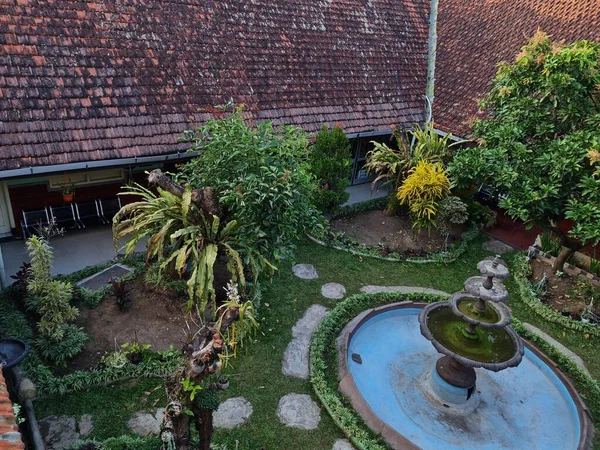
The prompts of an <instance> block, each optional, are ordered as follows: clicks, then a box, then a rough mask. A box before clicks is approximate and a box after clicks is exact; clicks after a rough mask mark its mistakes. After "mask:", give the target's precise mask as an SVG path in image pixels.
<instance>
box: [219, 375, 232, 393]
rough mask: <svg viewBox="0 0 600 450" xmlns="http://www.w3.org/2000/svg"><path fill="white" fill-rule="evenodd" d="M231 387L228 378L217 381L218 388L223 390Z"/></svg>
mask: <svg viewBox="0 0 600 450" xmlns="http://www.w3.org/2000/svg"><path fill="white" fill-rule="evenodd" d="M228 387H229V380H228V379H227V378H219V380H218V381H217V388H218V389H219V390H221V391H224V390H225V389H227V388H228Z"/></svg>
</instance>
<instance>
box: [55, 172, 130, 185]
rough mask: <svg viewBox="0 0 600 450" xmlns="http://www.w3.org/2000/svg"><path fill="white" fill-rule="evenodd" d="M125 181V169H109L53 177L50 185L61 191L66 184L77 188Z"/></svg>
mask: <svg viewBox="0 0 600 450" xmlns="http://www.w3.org/2000/svg"><path fill="white" fill-rule="evenodd" d="M124 179H125V172H124V171H123V169H107V170H94V171H92V172H75V173H65V174H63V175H53V176H51V177H50V179H49V183H48V184H49V186H50V189H60V188H61V187H62V186H63V185H64V184H65V183H73V184H75V185H76V186H87V185H91V184H103V183H111V182H115V181H122V180H124Z"/></svg>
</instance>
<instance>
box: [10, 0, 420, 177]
mask: <svg viewBox="0 0 600 450" xmlns="http://www.w3.org/2000/svg"><path fill="white" fill-rule="evenodd" d="M428 9H429V0H405V1H401V2H398V1H394V0H368V1H364V0H286V1H280V2H273V1H271V0H254V1H252V2H246V1H242V0H237V1H234V0H212V1H207V0H129V1H127V2H122V1H116V0H103V1H100V0H98V1H79V0H55V1H52V2H48V1H46V0H0V46H1V47H0V89H1V90H0V136H2V138H1V139H0V158H1V159H0V170H3V169H11V168H18V167H23V166H29V165H42V164H61V163H67V162H78V161H87V160H101V159H112V158H120V157H131V156H142V155H143V156H148V155H157V154H164V153H172V152H175V151H177V150H183V149H184V147H183V146H182V145H181V144H178V143H177V137H178V136H179V135H180V133H181V132H182V131H183V130H185V129H187V128H189V127H192V126H193V125H195V124H198V123H199V122H202V121H203V120H205V118H206V115H205V114H203V113H200V112H199V110H200V109H202V108H206V107H209V106H212V105H215V104H221V103H225V102H227V101H229V100H230V99H232V100H233V101H234V102H236V103H244V104H246V105H247V108H248V110H249V111H250V112H251V113H252V115H253V116H254V117H256V118H258V119H272V120H273V121H274V122H275V123H277V124H280V123H288V124H296V125H301V126H303V127H305V128H307V129H308V130H316V129H317V128H319V127H320V126H321V125H322V124H324V123H335V122H342V123H343V125H344V127H345V129H346V130H347V131H348V132H360V131H368V130H379V129H385V128H389V125H390V124H402V123H412V122H414V121H419V120H420V118H421V115H422V106H423V100H422V96H423V93H424V90H425V86H424V85H425V73H426V52H427V20H428Z"/></svg>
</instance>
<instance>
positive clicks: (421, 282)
mask: <svg viewBox="0 0 600 450" xmlns="http://www.w3.org/2000/svg"><path fill="white" fill-rule="evenodd" d="M485 239H486V238H485V237H479V238H477V239H476V240H474V241H473V243H472V244H471V246H470V248H469V250H468V251H467V252H466V253H465V254H464V255H463V256H462V257H461V258H459V260H458V261H456V262H454V263H452V264H448V265H444V264H426V265H424V264H414V263H392V262H385V261H379V260H374V259H371V258H364V259H362V258H360V257H357V256H354V255H351V254H348V253H345V252H340V251H337V250H332V249H328V248H324V247H320V246H318V245H315V244H312V243H309V242H303V243H301V245H300V246H299V248H298V249H297V251H296V261H297V262H298V263H310V264H313V265H314V266H315V267H316V269H317V271H318V273H319V279H317V280H301V279H299V278H296V277H295V276H294V275H293V274H292V273H291V270H290V264H289V263H285V264H282V265H281V267H280V271H279V274H278V275H277V276H275V277H274V279H273V280H272V282H271V283H269V284H267V285H266V286H265V287H264V293H263V304H262V307H261V310H260V313H261V315H262V319H261V328H260V330H259V332H258V334H257V337H256V339H257V342H256V343H255V344H254V345H248V346H246V347H245V348H244V349H243V350H242V352H241V355H239V356H238V359H237V360H236V361H234V362H233V367H232V368H231V369H228V370H229V373H228V376H229V378H230V380H231V386H230V388H229V389H228V390H227V391H225V393H224V394H223V399H225V398H228V397H236V396H244V397H245V398H246V399H248V400H249V401H250V403H252V405H253V407H254V413H253V415H252V417H251V418H250V420H249V421H248V422H247V423H246V424H245V425H244V426H242V427H239V428H237V429H234V430H217V431H216V433H215V438H214V441H215V442H217V443H221V444H226V445H228V447H230V448H236V442H239V449H240V450H243V449H260V448H268V449H269V450H277V449H282V450H284V449H285V450H289V449H300V448H302V449H311V450H320V449H323V450H328V449H330V448H331V447H332V446H333V443H334V441H335V440H336V439H338V438H342V437H343V436H342V434H341V432H340V431H339V429H338V428H337V427H336V426H335V424H334V423H333V421H332V420H331V418H330V417H329V416H328V415H327V413H326V412H325V411H324V410H322V412H321V422H320V424H319V427H318V429H317V430H313V431H303V430H296V429H292V428H287V427H285V426H283V425H282V424H280V423H279V420H278V419H277V416H276V411H277V405H278V402H279V399H280V398H281V397H282V396H283V395H285V394H287V393H290V392H295V393H300V394H309V395H311V396H312V397H313V398H314V399H315V401H316V397H315V395H314V393H313V391H312V387H311V385H310V382H309V381H308V380H297V379H294V378H289V377H285V376H283V375H282V373H281V362H282V356H283V353H284V351H285V348H286V347H287V345H288V343H289V342H290V341H291V338H292V335H291V328H292V326H293V325H294V323H295V322H296V321H297V320H298V319H299V318H300V317H301V316H302V315H303V313H304V311H305V310H306V309H307V308H308V307H309V306H310V305H311V304H313V303H320V304H323V305H325V306H327V307H329V308H331V307H333V306H334V305H335V300H327V299H325V298H323V297H322V296H321V292H320V291H321V286H322V285H323V284H325V283H328V282H337V283H341V284H343V285H344V286H345V287H346V291H347V295H352V294H355V293H358V292H359V289H360V287H361V286H363V285H366V284H381V285H412V286H423V287H431V288H436V289H441V290H444V291H447V292H455V291H458V290H461V289H462V288H463V283H464V280H465V279H466V278H468V277H469V276H473V275H476V274H477V273H478V271H477V268H476V264H477V262H478V261H480V260H481V259H482V258H483V257H485V256H488V255H489V253H488V252H486V251H485V250H483V249H482V245H481V244H482V242H483V241H484V240H485ZM507 286H508V288H509V290H510V291H511V293H515V292H516V287H515V286H514V285H513V284H512V283H511V282H509V283H507ZM509 306H511V308H512V309H513V312H514V314H515V316H517V317H519V318H520V319H521V320H523V321H527V322H530V323H532V324H534V325H536V326H538V327H540V328H542V329H544V330H545V331H547V332H548V333H549V334H551V335H552V336H553V337H555V338H556V339H557V340H559V341H560V342H562V343H564V344H565V345H566V346H567V347H569V348H571V349H572V350H573V351H575V352H576V353H577V354H579V355H580V356H581V357H582V358H583V359H584V360H585V361H586V363H587V364H588V367H589V369H590V371H591V373H592V375H593V376H594V377H595V378H600V361H598V358H597V349H596V353H594V347H595V346H596V347H597V343H596V342H592V341H589V340H585V339H583V337H582V336H580V335H578V334H577V333H571V332H570V331H569V332H565V333H564V335H563V331H562V330H561V329H559V328H557V327H555V326H553V325H551V324H547V323H542V322H541V321H540V320H538V319H537V318H536V317H532V316H531V314H530V312H529V311H528V310H527V309H526V307H525V306H524V305H521V304H519V302H518V301H517V299H515V298H513V299H512V301H510V302H509ZM157 384H160V381H159V380H149V381H140V382H136V383H127V384H124V385H118V386H114V387H105V388H98V389H94V390H91V391H89V392H85V393H80V394H76V395H69V396H64V397H59V398H54V399H50V400H46V401H40V402H36V405H35V406H36V411H37V413H38V415H39V416H40V417H42V418H43V417H44V416H47V415H70V416H79V415H81V414H84V413H89V414H92V415H93V416H94V420H95V427H94V431H93V433H92V437H95V438H98V439H104V438H106V437H109V436H118V435H120V434H123V433H126V432H127V428H126V422H127V420H128V419H129V418H130V417H131V416H132V414H133V412H135V411H138V410H142V409H144V406H146V407H147V408H149V409H151V408H152V407H157V406H162V403H161V402H162V399H161V397H162V395H163V391H162V389H157V390H156V391H154V392H152V393H151V394H150V395H147V394H146V392H150V391H152V389H153V388H156V386H157ZM157 399H160V401H159V402H158V403H157V405H156V406H154V402H155V401H156V400H157Z"/></svg>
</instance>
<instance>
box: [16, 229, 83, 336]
mask: <svg viewBox="0 0 600 450" xmlns="http://www.w3.org/2000/svg"><path fill="white" fill-rule="evenodd" d="M27 251H28V253H29V257H30V258H31V276H30V277H29V278H28V280H27V291H28V293H29V294H30V296H31V305H32V306H33V308H34V310H35V312H36V313H37V314H38V315H39V316H40V321H39V322H38V330H39V332H40V333H41V334H42V336H43V337H46V338H48V339H50V340H52V341H54V342H55V343H58V342H60V341H61V340H62V339H63V336H64V333H65V325H66V324H67V323H68V322H70V321H72V320H74V319H75V318H76V317H77V315H78V314H79V311H78V310H77V309H76V308H74V307H72V306H71V305H70V304H69V302H70V301H71V299H72V297H73V286H72V285H71V284H70V283H66V282H64V281H59V280H53V279H51V278H50V271H51V269H52V247H50V244H48V241H47V240H46V239H44V238H41V237H37V236H32V237H31V238H29V239H28V240H27Z"/></svg>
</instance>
